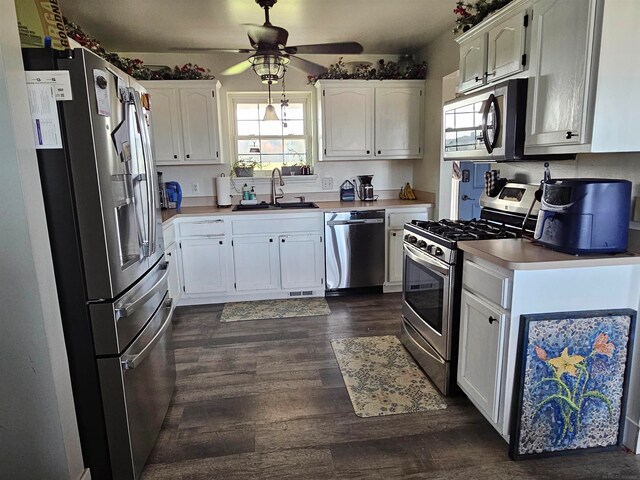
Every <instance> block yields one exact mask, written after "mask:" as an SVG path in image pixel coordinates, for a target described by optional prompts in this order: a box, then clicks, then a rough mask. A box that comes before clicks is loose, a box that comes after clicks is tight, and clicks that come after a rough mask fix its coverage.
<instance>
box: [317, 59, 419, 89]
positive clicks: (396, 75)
mask: <svg viewBox="0 0 640 480" xmlns="http://www.w3.org/2000/svg"><path fill="white" fill-rule="evenodd" d="M342 59H343V57H340V58H338V61H337V62H336V63H335V64H331V65H329V69H328V70H327V72H326V73H322V74H320V75H318V76H313V75H309V76H308V77H307V79H308V80H309V83H310V84H312V85H313V84H314V83H316V82H317V81H318V80H320V79H352V80H353V79H355V80H401V79H404V80H423V79H424V78H425V77H426V75H427V64H426V62H422V63H414V64H413V65H411V66H409V67H407V69H406V70H405V71H404V72H401V71H400V66H399V65H398V64H397V63H396V62H392V61H388V62H385V61H384V60H383V59H380V60H378V62H377V63H376V67H374V66H373V65H370V64H362V65H358V66H356V68H355V70H354V71H353V72H350V71H349V69H348V68H347V65H346V64H345V63H344V61H343V60H342Z"/></svg>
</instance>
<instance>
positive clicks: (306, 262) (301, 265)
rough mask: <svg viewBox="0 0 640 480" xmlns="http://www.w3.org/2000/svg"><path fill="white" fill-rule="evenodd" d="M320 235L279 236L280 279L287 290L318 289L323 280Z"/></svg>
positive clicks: (322, 254) (322, 255) (322, 251)
mask: <svg viewBox="0 0 640 480" xmlns="http://www.w3.org/2000/svg"><path fill="white" fill-rule="evenodd" d="M321 239H322V237H321V236H320V233H317V234H309V235H281V236H280V238H279V242H278V245H280V278H281V280H282V288H283V289H287V290H292V289H295V290H297V289H304V288H318V287H321V286H322V284H323V283H324V282H323V278H324V275H323V273H324V250H323V248H322V241H321Z"/></svg>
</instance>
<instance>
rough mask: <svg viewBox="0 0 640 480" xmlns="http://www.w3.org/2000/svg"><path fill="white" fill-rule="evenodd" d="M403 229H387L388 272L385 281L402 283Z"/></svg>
mask: <svg viewBox="0 0 640 480" xmlns="http://www.w3.org/2000/svg"><path fill="white" fill-rule="evenodd" d="M403 232H404V230H403V229H401V228H394V229H390V230H389V236H388V238H387V241H388V242H389V253H388V255H389V259H388V265H387V267H388V270H389V271H388V273H387V281H388V282H389V283H402V270H403V267H404V265H403V255H404V252H403V250H402V249H403V246H402V245H403V242H404V237H403Z"/></svg>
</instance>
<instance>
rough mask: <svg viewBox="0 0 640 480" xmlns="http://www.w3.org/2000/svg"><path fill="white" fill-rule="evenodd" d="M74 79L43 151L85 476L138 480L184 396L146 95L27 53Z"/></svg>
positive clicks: (40, 53)
mask: <svg viewBox="0 0 640 480" xmlns="http://www.w3.org/2000/svg"><path fill="white" fill-rule="evenodd" d="M23 58H24V62H25V69H26V70H35V71H52V70H66V71H68V72H69V76H70V81H71V94H72V99H71V100H65V101H59V102H56V105H57V109H58V116H59V119H60V125H61V137H62V148H48V149H41V150H38V162H39V168H40V179H41V183H42V188H43V194H44V200H45V208H46V213H47V223H48V229H49V236H50V241H51V248H52V252H53V258H54V269H55V274H56V284H57V288H58V298H59V303H60V308H61V312H62V321H63V329H64V334H65V343H66V347H67V353H68V358H69V368H70V372H71V380H72V387H73V394H74V402H75V409H76V414H77V418H78V425H79V428H80V439H81V443H82V452H83V457H84V460H85V465H86V466H87V467H88V468H90V469H91V476H92V478H93V479H94V480H96V479H97V480H100V479H118V480H128V479H135V478H138V477H139V475H140V473H141V471H142V468H143V467H144V463H145V462H146V459H147V457H148V455H149V453H150V451H151V449H152V448H153V445H154V443H155V439H156V437H157V434H158V431H159V429H160V427H161V425H162V422H163V420H164V416H165V414H166V411H167V408H168V405H169V402H170V400H171V396H172V393H173V389H174V386H175V361H174V356H173V348H172V336H171V317H172V308H171V302H172V299H171V298H169V294H168V284H167V263H166V262H165V260H164V256H163V250H164V246H163V239H162V221H161V216H160V203H159V198H158V188H157V185H158V183H157V178H156V172H155V166H154V162H153V158H152V149H151V144H150V134H149V116H150V115H151V112H150V111H149V110H148V105H149V103H148V101H147V100H148V99H147V98H145V92H144V89H143V88H142V87H141V86H140V85H139V84H138V83H136V82H135V80H133V79H132V78H130V77H128V76H127V75H126V74H125V73H124V72H122V71H120V70H118V69H116V68H115V67H113V66H112V65H110V64H109V63H107V62H105V61H104V60H103V59H101V58H100V57H98V56H96V55H94V54H93V53H91V52H89V51H87V50H84V49H76V50H70V51H66V52H58V51H54V50H51V49H25V50H23Z"/></svg>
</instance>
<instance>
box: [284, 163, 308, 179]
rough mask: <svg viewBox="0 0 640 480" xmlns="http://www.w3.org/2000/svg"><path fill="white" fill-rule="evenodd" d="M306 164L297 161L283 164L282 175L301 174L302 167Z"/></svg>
mask: <svg viewBox="0 0 640 480" xmlns="http://www.w3.org/2000/svg"><path fill="white" fill-rule="evenodd" d="M305 166H306V164H305V163H302V162H298V163H294V164H293V165H283V166H282V175H286V176H289V175H302V169H303V168H304V167H305Z"/></svg>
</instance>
